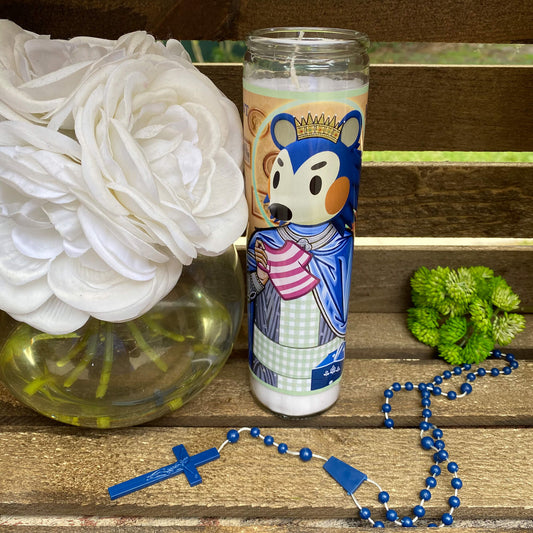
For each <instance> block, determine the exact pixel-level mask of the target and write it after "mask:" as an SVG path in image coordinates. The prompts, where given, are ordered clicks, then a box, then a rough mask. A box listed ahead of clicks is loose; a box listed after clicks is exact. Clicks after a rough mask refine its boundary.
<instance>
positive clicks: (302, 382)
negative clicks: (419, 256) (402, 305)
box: [244, 82, 368, 395]
mask: <svg viewBox="0 0 533 533" xmlns="http://www.w3.org/2000/svg"><path fill="white" fill-rule="evenodd" d="M367 90H368V87H367V86H365V87H361V88H359V89H355V90H352V91H342V92H332V93H316V92H314V93H313V92H310V93H297V92H283V91H275V92H274V91H271V90H268V89H265V88H261V87H255V86H252V85H250V84H248V83H247V82H245V84H244V160H245V176H246V194H247V199H248V205H249V210H250V211H249V226H248V246H247V275H248V299H249V314H248V316H249V334H250V338H249V360H250V369H251V372H252V375H253V377H254V379H256V380H258V382H260V383H261V384H262V385H264V386H265V387H267V388H269V389H272V390H275V391H277V392H282V393H285V394H290V395H306V394H315V393H319V392H322V391H325V390H327V388H328V387H331V386H333V385H334V384H336V383H338V380H339V379H340V377H341V374H342V368H343V363H344V354H345V334H346V320H347V315H348V299H349V292H350V277H351V271H352V255H353V237H354V231H355V214H356V208H357V197H358V190H359V173H360V168H361V152H362V139H363V132H364V123H365V110H366V99H367Z"/></svg>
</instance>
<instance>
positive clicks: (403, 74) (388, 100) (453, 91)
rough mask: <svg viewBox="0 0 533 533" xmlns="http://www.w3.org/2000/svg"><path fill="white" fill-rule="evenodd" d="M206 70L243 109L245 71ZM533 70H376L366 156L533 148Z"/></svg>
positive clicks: (443, 67)
mask: <svg viewBox="0 0 533 533" xmlns="http://www.w3.org/2000/svg"><path fill="white" fill-rule="evenodd" d="M198 66H199V68H200V70H201V71H202V72H204V73H205V74H207V75H208V76H209V77H210V78H211V79H212V80H213V81H214V82H215V83H216V84H217V86H218V87H219V88H220V89H221V90H222V91H223V92H224V93H225V94H226V95H227V96H228V97H229V98H230V99H231V100H233V101H234V102H235V103H236V104H237V107H238V108H239V109H240V108H241V107H242V67H241V66H240V65H232V64H226V65H223V66H221V65H220V64H218V65H217V64H214V63H211V64H207V63H206V64H202V65H198ZM532 95H533V67H529V66H524V67H515V66H513V67H506V66H490V67H488V66H448V65H439V66H421V65H375V66H372V67H371V68H370V90H369V100H368V116H367V127H366V133H365V141H364V147H365V149H366V150H464V151H506V150H508V151H520V150H529V151H531V150H533V134H532V131H533V117H532V116H531V113H528V109H529V108H531V105H532V103H533V96H532Z"/></svg>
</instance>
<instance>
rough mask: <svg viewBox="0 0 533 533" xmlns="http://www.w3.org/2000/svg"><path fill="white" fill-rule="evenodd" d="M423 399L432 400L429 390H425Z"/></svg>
mask: <svg viewBox="0 0 533 533" xmlns="http://www.w3.org/2000/svg"><path fill="white" fill-rule="evenodd" d="M422 398H431V391H430V390H429V389H426V390H423V391H422Z"/></svg>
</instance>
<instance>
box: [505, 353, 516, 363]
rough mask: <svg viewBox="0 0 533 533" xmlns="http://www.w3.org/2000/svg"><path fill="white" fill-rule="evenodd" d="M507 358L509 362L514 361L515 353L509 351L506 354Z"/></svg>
mask: <svg viewBox="0 0 533 533" xmlns="http://www.w3.org/2000/svg"><path fill="white" fill-rule="evenodd" d="M505 360H506V361H508V362H509V363H510V362H511V361H514V355H513V354H512V353H508V354H507V355H506V356H505Z"/></svg>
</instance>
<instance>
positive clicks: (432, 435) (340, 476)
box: [108, 350, 518, 528]
mask: <svg viewBox="0 0 533 533" xmlns="http://www.w3.org/2000/svg"><path fill="white" fill-rule="evenodd" d="M491 355H492V357H493V358H494V359H500V360H503V361H505V363H506V364H505V365H504V366H503V367H502V368H498V367H493V368H491V369H486V368H484V367H481V366H480V367H478V368H477V370H474V369H472V365H470V364H464V365H462V366H456V367H454V368H453V369H452V370H451V371H450V370H445V371H444V372H443V373H442V375H439V376H435V377H434V378H433V380H432V381H431V382H421V383H419V384H418V385H417V386H415V385H414V384H413V383H412V382H409V381H408V382H406V383H404V384H401V383H398V382H395V383H393V384H392V385H391V386H390V387H389V388H388V389H385V391H384V393H383V395H384V397H385V402H384V403H383V405H382V407H381V410H382V412H383V413H384V417H385V420H384V425H385V427H386V428H388V429H394V420H393V418H392V416H391V413H392V406H391V400H392V398H394V397H395V395H396V394H397V393H399V392H401V391H408V392H410V391H415V392H418V393H419V394H420V396H421V406H422V410H421V417H422V421H421V422H420V424H419V429H420V445H421V447H422V449H423V450H424V452H425V453H427V454H429V456H430V460H431V466H430V467H429V475H428V476H427V477H426V478H425V480H424V485H425V488H423V489H422V490H421V491H420V494H419V497H420V500H419V501H417V502H415V505H414V506H413V508H412V516H403V517H400V516H399V514H398V512H397V511H396V510H395V509H394V508H393V507H391V505H390V504H389V502H390V496H389V493H388V492H386V491H385V490H384V489H383V488H382V487H381V486H380V485H379V484H378V483H377V482H376V481H373V480H372V479H370V478H368V476H367V475H366V474H365V473H364V472H362V471H360V470H358V469H357V468H354V467H353V466H351V465H349V464H347V463H345V462H344V461H342V460H340V459H338V458H337V457H334V456H331V457H329V458H326V457H324V456H322V455H319V454H317V453H315V452H313V451H312V450H311V449H310V448H307V447H304V448H301V449H299V450H291V449H289V446H288V445H287V444H286V443H284V442H280V443H277V442H276V441H275V439H274V437H273V436H272V435H263V434H262V433H261V430H260V429H259V428H258V427H252V428H249V427H243V428H240V429H238V430H237V429H231V430H229V431H228V432H227V435H226V440H225V441H224V442H223V443H222V444H221V445H220V446H219V447H218V448H211V449H209V450H206V451H204V452H201V453H198V454H196V455H193V456H189V454H188V453H187V450H186V449H185V447H184V446H183V445H182V444H180V445H179V446H176V447H174V448H173V451H174V454H175V456H176V459H177V461H176V462H175V463H173V464H171V465H169V466H165V467H163V468H160V469H158V470H154V471H153V472H150V473H148V474H144V475H141V476H139V477H136V478H134V479H131V480H129V481H125V482H123V483H119V484H118V485H114V486H113V487H110V488H109V489H108V490H109V495H110V497H111V499H113V500H114V499H116V498H119V497H121V496H125V495H127V494H130V493H132V492H134V491H137V490H140V489H143V488H145V487H148V486H150V485H153V484H154V483H157V482H159V481H163V480H165V479H168V478H170V477H174V476H176V475H178V474H181V473H183V474H185V476H186V478H187V480H188V482H189V484H190V485H191V487H192V486H195V485H197V484H199V483H201V482H202V478H201V477H200V474H199V472H198V470H197V467H199V466H202V465H204V464H206V463H208V462H210V461H213V460H215V459H218V458H219V457H220V452H222V450H223V449H224V448H225V447H226V446H227V445H229V444H235V443H237V442H238V441H239V439H240V436H241V433H243V432H249V434H250V436H251V437H252V438H254V439H259V440H262V441H263V443H264V445H265V446H268V447H272V448H276V449H277V451H278V453H279V454H281V455H292V456H295V457H299V459H300V460H301V461H303V462H305V463H311V462H315V461H320V462H322V467H323V468H324V470H325V471H326V472H327V473H328V474H329V475H330V476H331V477H332V478H333V479H334V480H335V481H336V482H337V483H338V484H339V485H341V487H342V488H343V489H344V490H345V491H346V493H347V495H348V496H350V497H351V498H352V500H353V502H354V504H355V505H356V507H357V509H358V510H359V517H360V518H361V519H362V520H367V521H368V522H369V523H370V524H371V525H372V526H373V527H375V528H382V527H385V525H386V524H388V525H392V524H394V525H397V526H402V527H414V526H415V525H417V522H418V521H419V520H420V519H423V518H424V517H425V515H426V509H425V507H424V505H425V503H426V502H427V501H429V500H430V499H431V497H432V490H434V489H435V488H436V487H437V485H438V484H439V485H443V483H442V482H441V478H443V477H445V476H446V475H447V476H448V477H449V478H451V479H450V480H449V483H448V486H449V487H450V491H451V495H450V496H449V498H448V505H449V510H447V511H446V512H444V513H443V514H442V515H441V516H440V524H437V523H436V522H429V523H424V524H421V525H424V526H428V527H439V526H440V527H442V526H449V525H451V524H452V523H453V521H454V512H455V511H456V509H457V508H458V507H459V506H460V505H461V500H460V498H459V491H460V489H461V488H462V487H463V481H462V479H461V478H460V477H459V474H458V472H459V465H458V464H457V463H456V462H455V461H452V460H451V458H450V455H449V453H448V451H447V450H446V444H445V442H444V432H443V430H442V429H440V428H438V427H437V426H436V425H435V424H433V423H431V422H430V420H431V417H432V415H433V413H432V410H431V409H430V407H431V402H432V398H434V397H439V396H440V397H443V398H447V399H448V400H450V401H455V400H457V399H459V398H462V397H465V396H467V395H469V394H470V393H471V392H472V384H473V383H474V382H475V381H476V380H477V379H478V378H481V377H484V376H490V377H493V378H496V377H498V376H507V375H509V374H511V373H512V371H513V370H514V369H516V368H518V361H516V359H515V358H514V355H512V354H510V353H509V354H506V355H504V354H502V353H501V352H500V351H499V350H493V352H492V354H491ZM459 376H463V377H464V378H465V381H464V382H463V383H462V384H461V386H460V387H459V393H458V392H457V391H455V390H444V387H445V384H446V382H448V381H449V380H451V379H452V378H456V377H459ZM363 483H370V484H372V485H374V486H375V487H376V490H377V501H378V502H379V503H380V504H382V505H383V507H384V518H383V519H382V520H375V519H374V517H373V515H372V512H371V511H370V509H369V508H368V507H363V506H362V505H361V504H360V503H359V501H358V500H357V498H356V497H355V495H354V494H355V492H356V491H357V489H358V488H359V487H360V486H361V485H362V484H363ZM444 486H445V484H444Z"/></svg>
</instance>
